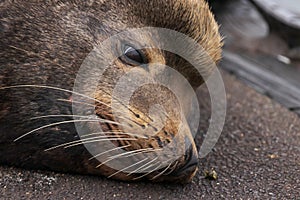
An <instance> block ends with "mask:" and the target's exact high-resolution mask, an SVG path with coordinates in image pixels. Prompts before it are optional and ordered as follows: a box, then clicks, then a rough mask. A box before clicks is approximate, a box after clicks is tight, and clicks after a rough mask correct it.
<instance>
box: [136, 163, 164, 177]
mask: <svg viewBox="0 0 300 200" xmlns="http://www.w3.org/2000/svg"><path fill="white" fill-rule="evenodd" d="M155 165H158V166H157V167H156V168H154V169H153V170H151V171H150V172H148V173H146V174H143V175H141V176H139V177H136V178H134V179H133V180H138V179H141V178H143V177H145V176H147V175H149V174H151V173H152V172H154V171H156V170H157V169H159V168H160V167H161V165H162V164H160V163H159V162H157V163H155V164H152V165H151V167H153V166H155Z"/></svg>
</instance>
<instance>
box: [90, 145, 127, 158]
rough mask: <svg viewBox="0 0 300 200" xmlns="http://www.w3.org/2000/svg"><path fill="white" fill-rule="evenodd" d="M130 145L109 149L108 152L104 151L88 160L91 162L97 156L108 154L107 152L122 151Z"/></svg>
mask: <svg viewBox="0 0 300 200" xmlns="http://www.w3.org/2000/svg"><path fill="white" fill-rule="evenodd" d="M130 146H131V145H130V144H129V145H126V146H122V147H117V148H113V149H110V150H107V151H104V152H101V153H99V154H97V155H95V156H93V157H91V158H90V159H89V160H93V159H94V158H97V157H99V156H102V155H103V154H106V153H109V152H112V151H117V150H119V149H124V148H127V147H130Z"/></svg>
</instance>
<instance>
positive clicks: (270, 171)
mask: <svg viewBox="0 0 300 200" xmlns="http://www.w3.org/2000/svg"><path fill="white" fill-rule="evenodd" d="M224 80H225V84H226V89H227V97H228V113H227V120H226V125H225V127H224V131H223V133H222V135H221V137H220V140H219V141H218V144H217V145H216V146H215V148H214V149H213V151H212V152H211V153H210V154H209V155H208V156H207V157H206V158H204V159H201V160H200V161H201V164H200V165H199V168H200V170H199V172H198V173H197V175H196V177H195V179H194V180H193V182H192V183H190V184H188V185H185V186H182V185H171V184H165V183H163V184H151V183H143V182H142V183H124V182H118V181H113V180H107V179H106V178H103V177H92V176H81V175H70V174H59V173H53V172H36V171H26V170H22V169H14V168H7V167H0V199H122V200H123V199H181V200H184V199H219V198H227V199H300V119H299V118H298V116H297V115H296V114H294V113H292V112H289V111H288V110H287V109H285V108H283V107H281V106H280V105H279V104H277V103H275V102H273V101H271V100H270V99H268V98H267V97H264V96H262V95H260V94H258V93H257V92H255V91H254V90H252V89H250V88H248V87H247V86H244V85H243V84H242V83H240V82H238V81H237V80H236V79H235V78H234V77H232V76H230V75H228V74H227V73H224ZM199 97H200V99H201V102H202V103H201V108H202V110H203V112H202V121H201V127H202V130H201V132H202V133H203V132H205V127H206V125H207V122H208V118H209V112H205V109H206V108H207V107H209V103H208V99H207V92H206V90H205V89H203V90H201V91H200V92H199ZM201 138H202V136H201V134H200V135H199V136H198V137H197V138H196V140H197V142H198V144H199V145H200V144H201ZM211 168H214V169H215V171H216V172H217V173H218V179H217V180H214V181H213V180H208V179H205V178H204V176H203V172H204V170H205V169H211Z"/></svg>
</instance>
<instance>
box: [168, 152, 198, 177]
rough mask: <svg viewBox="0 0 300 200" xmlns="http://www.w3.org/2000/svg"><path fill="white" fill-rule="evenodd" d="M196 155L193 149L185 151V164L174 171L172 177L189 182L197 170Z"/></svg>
mask: <svg viewBox="0 0 300 200" xmlns="http://www.w3.org/2000/svg"><path fill="white" fill-rule="evenodd" d="M198 163H199V161H198V153H197V152H196V150H195V149H194V148H189V149H188V150H187V151H186V163H185V164H184V165H183V166H182V167H181V168H179V169H178V170H176V171H175V172H174V173H173V174H172V176H176V177H186V180H185V181H184V182H189V181H190V180H191V178H192V177H193V176H194V175H195V173H196V172H197V170H198Z"/></svg>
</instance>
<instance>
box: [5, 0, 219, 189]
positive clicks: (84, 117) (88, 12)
mask: <svg viewBox="0 0 300 200" xmlns="http://www.w3.org/2000/svg"><path fill="white" fill-rule="evenodd" d="M0 5H1V9H0V10H1V13H3V14H2V16H1V19H0V25H1V26H0V28H1V30H0V34H1V38H5V39H3V40H1V47H2V48H3V49H2V50H1V58H0V59H1V60H0V62H1V63H4V64H5V65H4V66H5V67H4V69H1V74H3V77H0V84H1V86H2V89H1V90H0V92H1V93H2V94H3V95H5V98H2V99H1V103H2V104H1V105H2V106H0V111H1V112H0V125H1V130H2V131H7V132H10V133H12V134H9V136H8V134H5V136H1V138H0V139H1V141H3V143H5V142H6V143H7V144H6V146H5V145H4V146H3V149H4V148H5V149H6V150H5V151H6V152H5V154H6V155H8V156H7V157H5V158H3V156H2V155H1V154H0V158H1V162H3V163H6V164H12V165H17V166H23V167H30V168H42V169H52V170H59V171H73V172H79V173H89V174H101V175H104V176H107V177H111V178H114V179H119V180H141V179H148V180H153V181H172V182H182V183H184V182H188V181H190V180H191V178H192V177H193V176H194V174H195V173H196V171H197V163H198V154H197V149H196V146H195V143H194V141H193V135H192V133H191V128H190V124H189V123H188V121H189V119H188V118H189V117H192V116H189V113H185V114H184V115H183V114H182V109H183V108H182V106H183V107H185V106H186V107H189V105H191V101H190V98H189V97H188V96H187V97H186V98H184V99H182V98H181V99H178V96H177V95H176V94H174V92H173V91H172V90H171V89H170V88H168V87H166V86H165V85H160V84H156V83H149V82H147V81H145V79H148V78H149V80H152V79H155V78H156V77H159V76H163V77H164V76H166V77H168V73H165V71H164V70H165V69H166V67H164V66H168V67H170V68H172V69H174V70H175V71H177V72H178V73H179V74H181V75H182V77H184V79H185V80H186V81H187V83H189V84H190V86H191V88H194V89H195V88H197V87H198V86H199V85H200V84H202V83H203V81H204V79H205V77H203V74H199V71H197V70H196V69H195V68H193V66H192V65H191V63H189V62H188V61H187V60H185V59H183V58H181V57H180V56H178V55H175V54H174V53H172V52H168V51H166V50H165V49H160V48H158V46H157V44H158V43H160V44H163V43H164V42H165V41H164V40H163V39H162V38H161V37H160V34H159V33H158V32H157V30H155V31H150V32H148V34H136V33H139V31H137V32H135V34H125V35H122V34H120V33H122V32H124V31H128V30H132V29H135V30H140V29H139V28H144V27H160V28H165V29H170V30H172V31H176V32H179V33H181V34H184V35H186V36H188V37H189V38H191V39H192V40H193V41H195V42H196V43H198V44H199V45H201V47H202V49H203V52H202V53H205V55H206V56H203V55H202V54H201V55H202V57H201V56H200V62H201V61H202V62H203V63H207V64H203V65H202V66H203V67H202V69H201V70H202V72H203V73H204V74H205V76H207V75H209V74H210V72H211V71H212V70H213V67H212V66H214V65H212V64H208V61H207V60H204V59H205V58H207V59H208V58H209V59H208V60H209V61H210V62H212V63H216V62H217V61H218V60H219V59H220V57H221V45H222V44H221V37H220V35H219V33H218V25H217V24H216V22H215V20H214V18H213V15H212V14H211V12H210V10H209V7H208V5H207V3H206V2H205V1H204V0H188V1H178V0H165V1H158V0H143V1H140V0H125V1H120V0H110V1H105V0H102V1H101V0H97V1H87V2H86V3H83V2H75V1H74V2H68V1H47V2H40V1H28V2H27V1H26V2H19V3H12V2H9V1H4V3H1V4H0ZM118 34H119V35H118ZM115 35H118V37H116V39H115V40H113V42H112V43H109V45H106V46H103V45H102V44H103V42H104V41H107V40H108V38H112V37H114V36H115ZM2 36H3V37H2ZM153 38H156V39H155V40H154V39H153ZM4 49H5V51H4ZM195 55H198V56H199V54H195ZM195 55H194V56H195ZM204 57H205V58H204ZM111 58H112V59H111ZM106 61H107V62H106ZM104 63H105V70H102V71H101V70H100V71H99V70H98V69H99V68H97V67H95V66H100V65H102V64H104ZM124 77H125V78H124ZM126 77H127V79H126ZM128 77H129V78H128ZM168 79H169V80H170V82H169V83H170V84H172V85H176V84H177V82H178V80H177V81H176V79H175V80H174V79H172V77H168ZM141 83H144V84H141ZM145 83H147V84H145ZM135 85H138V86H139V87H136V88H135V90H134V91H132V92H131V93H130V96H129V98H128V96H127V95H128V92H124V93H122V92H123V91H127V90H128V88H130V87H132V88H134V87H133V86H135ZM72 88H73V89H74V88H75V90H73V91H72ZM116 88H118V89H116ZM181 91H182V90H181ZM182 92H184V91H182ZM116 94H117V95H116ZM62 100H64V101H62ZM182 102H183V103H182ZM184 109H185V108H184ZM189 109H190V108H189ZM189 109H185V110H189ZM70 117H71V119H70ZM66 118H67V119H66ZM28 119H31V120H28ZM32 120H34V123H33V122H32ZM53 120H54V121H53ZM7 122H8V123H7ZM72 124H75V126H73V125H72ZM99 130H100V131H99ZM79 132H80V133H79ZM1 134H2V135H3V133H1ZM78 134H79V135H78ZM24 149H26V151H25V150H24ZM87 150H88V151H87ZM3 152H4V150H3ZM14 153H18V157H16V156H15V154H14ZM32 164H33V165H34V167H32Z"/></svg>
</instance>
